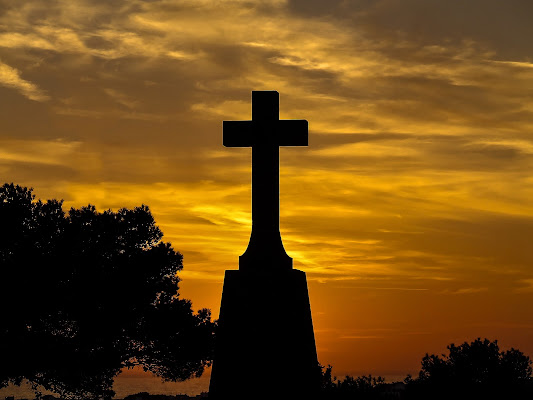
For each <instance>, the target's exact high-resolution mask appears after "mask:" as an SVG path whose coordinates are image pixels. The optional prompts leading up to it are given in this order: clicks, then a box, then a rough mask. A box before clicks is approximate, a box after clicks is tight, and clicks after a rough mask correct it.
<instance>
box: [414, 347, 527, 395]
mask: <svg viewBox="0 0 533 400" xmlns="http://www.w3.org/2000/svg"><path fill="white" fill-rule="evenodd" d="M447 348H448V351H449V354H448V355H444V354H443V355H442V356H438V355H434V354H432V355H429V354H426V355H425V357H424V358H423V359H422V368H421V370H420V372H419V375H418V378H417V379H414V380H412V379H409V378H408V380H407V382H408V388H409V389H410V390H409V393H410V395H411V396H412V397H408V398H426V397H427V396H431V398H435V399H440V398H451V397H453V398H461V399H462V398H489V397H483V396H489V395H491V396H504V397H501V398H517V397H513V396H519V395H520V394H521V393H524V392H525V391H526V390H527V391H529V390H531V387H530V385H531V383H532V381H531V373H532V370H531V360H530V358H529V357H528V356H526V355H524V354H523V353H522V352H521V351H519V350H517V349H513V348H512V349H510V350H507V351H500V349H499V346H498V341H497V340H495V341H490V340H488V339H484V340H481V339H480V338H478V339H476V340H474V341H473V342H471V343H467V342H465V343H463V344H461V345H459V346H456V345H455V344H453V343H452V344H450V345H449V346H448V347H447ZM450 396H451V397H450ZM472 396H478V397H472ZM490 398H496V397H490Z"/></svg>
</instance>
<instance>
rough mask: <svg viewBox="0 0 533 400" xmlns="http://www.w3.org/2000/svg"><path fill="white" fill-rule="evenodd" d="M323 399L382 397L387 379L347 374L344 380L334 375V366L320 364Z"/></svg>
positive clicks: (362, 399) (363, 399)
mask: <svg viewBox="0 0 533 400" xmlns="http://www.w3.org/2000/svg"><path fill="white" fill-rule="evenodd" d="M320 368H321V378H322V379H321V389H322V393H321V394H322V396H321V398H322V399H325V400H344V399H346V400H348V399H360V400H366V399H368V400H370V399H382V398H384V393H383V389H384V387H385V386H386V385H385V379H384V378H382V377H381V376H378V377H373V376H372V375H368V376H367V375H363V376H358V377H357V378H354V377H353V376H348V375H347V376H345V377H344V379H343V380H340V379H337V377H336V376H333V375H332V370H333V368H332V366H331V365H328V366H327V367H323V366H320Z"/></svg>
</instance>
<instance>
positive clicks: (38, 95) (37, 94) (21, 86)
mask: <svg viewBox="0 0 533 400" xmlns="http://www.w3.org/2000/svg"><path fill="white" fill-rule="evenodd" d="M0 85H2V86H5V87H8V88H11V89H15V90H16V91H18V92H19V93H20V94H22V95H23V96H25V97H27V98H28V99H30V100H35V101H46V100H48V99H49V96H48V95H47V94H46V93H45V92H44V91H42V90H41V89H39V87H38V86H37V85H36V84H34V83H32V82H30V81H27V80H24V79H22V77H21V76H20V71H19V70H18V69H16V68H13V67H10V66H9V65H7V64H4V63H3V62H1V61H0Z"/></svg>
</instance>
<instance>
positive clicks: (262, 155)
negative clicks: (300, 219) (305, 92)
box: [222, 91, 308, 272]
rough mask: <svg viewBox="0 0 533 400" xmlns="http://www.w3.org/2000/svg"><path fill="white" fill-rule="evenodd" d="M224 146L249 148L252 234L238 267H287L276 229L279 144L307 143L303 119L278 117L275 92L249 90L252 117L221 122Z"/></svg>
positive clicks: (272, 268) (306, 130)
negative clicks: (250, 149)
mask: <svg viewBox="0 0 533 400" xmlns="http://www.w3.org/2000/svg"><path fill="white" fill-rule="evenodd" d="M222 126H223V143H224V146H226V147H251V148H252V233H251V235H250V242H249V244H248V248H247V249H246V251H245V252H244V254H243V255H242V256H240V257H239V269H240V270H254V271H259V272H260V271H272V270H290V269H291V268H292V258H291V257H289V256H288V255H287V253H286V252H285V248H284V247H283V242H282V241H281V234H280V232H279V147H280V146H307V144H308V123H307V121H306V120H303V119H302V120H295V119H292V120H280V119H279V93H278V92H276V91H252V120H251V121H224V122H223V125H222Z"/></svg>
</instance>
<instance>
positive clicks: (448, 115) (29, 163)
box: [0, 0, 533, 377]
mask: <svg viewBox="0 0 533 400" xmlns="http://www.w3.org/2000/svg"><path fill="white" fill-rule="evenodd" d="M531 15H533V3H531V2H525V1H519V0H508V1H505V2H502V1H500V0H471V1H468V2H466V1H455V0H454V1H449V0H436V1H431V2H428V1H427V0H401V1H400V0H374V1H370V0H354V1H348V2H347V1H341V0H329V1H327V2H326V1H318V0H292V1H288V0H272V1H261V0H256V1H246V0H218V1H214V0H152V1H148V0H145V1H141V0H117V1H113V2H109V1H107V0H75V1H73V0H47V1H46V2H43V1H40V0H26V1H23V2H21V1H18V0H0V181H1V182H15V183H18V184H20V185H25V186H32V187H34V189H35V194H36V195H37V196H38V197H40V198H42V199H47V198H62V199H64V200H65V206H66V207H67V208H68V207H71V206H75V207H79V206H82V205H86V204H87V203H89V202H90V203H92V204H95V205H96V206H97V207H98V209H100V210H104V209H107V208H113V209H116V208H119V207H123V206H127V207H133V206H137V205H140V204H142V203H145V204H148V205H149V206H150V208H151V210H152V212H153V214H154V216H155V218H156V221H157V223H158V225H159V226H160V227H161V228H162V230H163V232H164V234H165V240H167V241H170V242H172V244H173V246H174V247H175V248H176V249H177V250H179V251H180V252H182V253H183V254H184V257H185V260H184V263H185V269H184V271H183V272H182V273H181V277H182V279H183V281H182V284H181V293H182V294H183V296H184V297H188V298H191V299H192V300H193V303H194V307H195V308H201V307H209V308H211V309H212V310H213V312H214V314H215V315H218V308H219V304H220V296H221V290H222V280H223V274H224V270H225V269H234V268H237V266H238V256H239V255H240V254H241V253H242V252H243V251H244V250H245V248H246V245H247V243H248V235H249V233H250V222H251V221H250V219H251V216H250V150H249V149H227V148H224V147H223V146H222V123H221V121H222V120H231V119H250V111H251V108H250V107H251V104H250V100H251V96H250V92H251V90H277V91H279V92H280V98H281V107H280V110H281V118H295V119H307V120H308V121H309V128H310V136H309V147H308V148H290V149H282V150H281V188H280V189H281V199H280V201H281V230H282V236H283V239H284V244H285V248H286V250H287V253H288V254H289V255H290V256H291V257H293V258H294V265H295V267H296V268H298V269H302V270H304V271H305V272H306V273H307V277H308V282H309V291H310V296H311V308H312V313H313V321H314V326H315V334H316V341H317V348H318V355H319V360H320V362H321V363H322V364H332V365H333V366H334V372H336V373H337V374H341V375H342V374H345V373H349V374H354V375H360V374H367V373H372V374H381V375H384V376H385V377H387V376H401V375H405V374H407V373H416V372H417V371H418V367H419V363H420V360H421V358H422V356H423V355H424V354H425V353H426V352H438V353H441V352H443V351H444V350H445V346H446V345H447V344H449V343H451V342H456V343H457V342H462V341H464V340H473V339H475V338H476V337H488V338H490V339H499V341H500V344H501V345H502V347H504V348H508V347H510V346H515V347H518V348H519V349H521V350H522V351H524V352H526V353H527V354H529V355H531V356H533V307H531V304H533V246H532V245H531V239H532V238H533V203H532V201H531V199H532V198H533V175H532V172H531V171H532V167H533V63H532V58H531V57H532V54H533V44H532V43H533V42H532V41H531V38H532V37H533V24H531Z"/></svg>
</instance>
